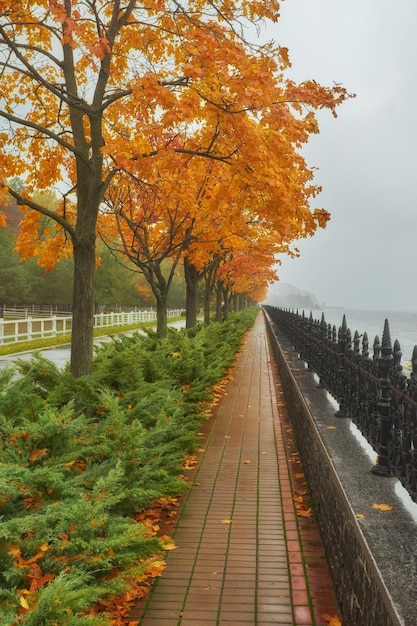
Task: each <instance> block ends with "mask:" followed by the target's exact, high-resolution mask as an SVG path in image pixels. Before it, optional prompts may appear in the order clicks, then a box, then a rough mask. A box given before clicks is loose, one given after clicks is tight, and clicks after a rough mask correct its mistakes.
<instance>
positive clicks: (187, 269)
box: [184, 257, 199, 328]
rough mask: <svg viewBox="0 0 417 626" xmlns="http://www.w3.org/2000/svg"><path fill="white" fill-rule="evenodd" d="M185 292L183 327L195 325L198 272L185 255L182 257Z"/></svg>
mask: <svg viewBox="0 0 417 626" xmlns="http://www.w3.org/2000/svg"><path fill="white" fill-rule="evenodd" d="M184 275H185V283H186V292H185V327H186V328H194V326H197V288H198V278H199V274H198V271H197V269H196V267H195V266H194V265H193V264H192V263H190V261H189V260H188V258H187V257H185V259H184Z"/></svg>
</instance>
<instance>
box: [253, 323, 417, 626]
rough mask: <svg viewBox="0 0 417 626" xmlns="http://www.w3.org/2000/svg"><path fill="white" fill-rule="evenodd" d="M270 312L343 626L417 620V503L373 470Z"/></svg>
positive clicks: (392, 625)
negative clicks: (380, 506)
mask: <svg viewBox="0 0 417 626" xmlns="http://www.w3.org/2000/svg"><path fill="white" fill-rule="evenodd" d="M265 317H266V323H267V328H268V331H269V335H270V339H271V347H272V349H273V352H274V354H275V359H276V362H277V366H278V370H279V374H280V376H281V379H282V383H283V387H284V393H285V396H286V402H287V408H288V413H289V416H290V419H291V422H292V426H293V429H294V432H295V436H296V439H297V445H298V448H299V451H300V456H301V460H302V463H303V466H304V470H305V473H306V476H307V480H308V482H309V487H310V493H311V497H312V501H313V504H314V509H315V512H316V516H317V521H318V525H319V528H320V532H321V535H322V539H323V542H324V545H325V549H326V556H327V559H328V563H329V567H330V572H331V575H332V579H333V582H334V588H335V593H336V597H337V601H338V603H339V608H340V612H341V615H342V617H343V626H400V625H402V626H416V625H417V522H416V520H417V506H416V505H413V503H411V499H410V498H409V497H408V495H406V496H404V494H403V493H402V492H401V491H400V490H399V489H398V485H399V483H398V481H397V480H396V479H395V478H384V477H380V476H375V475H374V474H372V473H371V472H370V469H371V467H372V466H373V464H374V463H375V458H376V455H375V456H374V458H373V459H372V454H374V453H371V456H370V455H369V450H367V447H366V445H365V443H364V442H363V441H362V440H361V436H360V434H359V433H358V432H356V431H357V429H356V427H355V426H354V425H353V424H352V423H351V420H349V419H346V418H337V417H336V416H335V411H336V409H337V405H335V403H334V401H333V400H332V399H330V398H329V396H328V394H327V392H326V391H325V390H324V389H318V388H317V378H316V377H315V375H314V374H313V372H311V371H310V370H308V368H307V366H306V364H305V363H304V362H303V361H302V360H300V359H299V358H298V355H297V354H296V353H295V352H294V351H293V349H292V347H291V346H290V345H289V344H288V342H287V341H286V339H285V338H284V337H283V336H282V335H281V334H280V332H279V330H278V329H277V328H276V327H275V325H274V324H273V322H272V321H271V320H270V318H269V317H268V315H267V314H265ZM401 489H402V487H401ZM407 498H408V499H409V501H408V500H407ZM374 503H377V504H378V503H380V504H383V503H384V504H389V505H390V506H393V507H394V508H393V509H392V510H390V511H382V510H379V509H376V508H373V506H372V505H373V504H374ZM413 507H414V508H413Z"/></svg>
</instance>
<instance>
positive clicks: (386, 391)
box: [371, 320, 393, 476]
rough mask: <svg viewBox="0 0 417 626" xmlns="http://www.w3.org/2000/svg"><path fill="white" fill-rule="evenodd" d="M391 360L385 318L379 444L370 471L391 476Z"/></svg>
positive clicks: (381, 366)
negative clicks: (376, 456)
mask: <svg viewBox="0 0 417 626" xmlns="http://www.w3.org/2000/svg"><path fill="white" fill-rule="evenodd" d="M392 362H393V354H392V346H391V336H390V332H389V326H388V320H385V325H384V333H383V336H382V345H381V349H380V355H379V357H378V377H379V388H378V404H377V419H378V420H379V446H378V458H377V462H376V465H374V467H373V468H372V470H371V471H372V473H373V474H377V475H379V476H392V472H391V463H390V459H389V449H388V447H389V440H390V430H391V410H390V409H391V388H390V370H391V367H392Z"/></svg>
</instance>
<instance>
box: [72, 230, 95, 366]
mask: <svg viewBox="0 0 417 626" xmlns="http://www.w3.org/2000/svg"><path fill="white" fill-rule="evenodd" d="M73 255H74V289H73V299H72V302H73V313H72V333H71V374H72V375H73V376H74V378H79V377H81V376H88V375H89V374H90V373H91V366H92V361H93V326H94V274H95V262H96V259H95V245H94V238H93V241H91V240H90V241H88V240H87V241H86V240H85V239H82V240H81V241H79V242H78V243H75V244H74V246H73Z"/></svg>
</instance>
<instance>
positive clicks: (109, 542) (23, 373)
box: [0, 309, 256, 626]
mask: <svg viewBox="0 0 417 626" xmlns="http://www.w3.org/2000/svg"><path fill="white" fill-rule="evenodd" d="M255 315H256V309H250V310H246V311H244V312H242V313H238V314H234V315H232V316H231V317H230V319H229V320H228V321H227V322H224V323H222V324H212V325H210V326H207V327H205V326H199V327H198V328H197V330H196V331H195V332H194V333H188V332H187V331H186V330H181V331H172V330H170V332H169V333H168V336H167V338H165V339H162V340H159V339H157V338H156V336H155V335H154V333H152V332H148V333H147V334H146V335H143V334H139V333H135V334H133V335H132V336H129V337H127V336H121V337H120V336H116V337H114V338H113V340H112V341H111V342H109V343H106V344H103V345H102V346H101V347H100V348H99V349H98V350H97V353H96V356H95V360H94V367H93V372H92V374H91V376H89V377H87V378H83V379H78V380H74V379H72V377H71V376H70V374H69V371H68V370H65V371H60V370H58V369H57V368H56V367H55V366H54V365H53V364H52V363H50V362H49V361H47V360H45V359H44V358H42V357H41V356H40V355H37V356H35V357H34V358H33V359H32V360H31V361H30V362H24V361H21V362H19V363H18V364H17V366H16V368H15V369H12V370H7V371H4V372H2V373H1V374H0V432H1V438H0V450H1V462H0V516H1V517H0V611H1V615H2V617H1V624H2V626H16V625H18V624H24V625H27V626H43V625H45V626H84V625H85V626H87V625H88V626H91V625H93V626H96V625H97V626H98V625H104V624H110V623H111V620H112V618H113V617H114V615H112V613H111V610H112V609H111V608H109V607H111V600H112V599H113V598H115V597H118V596H123V594H125V596H126V594H127V596H126V597H134V589H136V590H137V588H138V586H139V587H140V585H146V579H147V577H148V576H149V575H150V573H152V575H155V573H158V571H160V570H161V565H160V564H161V562H163V555H164V550H165V547H166V543H165V540H164V539H163V538H158V537H157V536H156V533H155V531H154V530H153V529H152V528H150V525H149V524H148V525H147V524H146V523H144V522H143V521H137V519H142V517H143V516H142V517H141V514H143V512H144V511H145V510H146V509H147V508H148V507H149V506H150V505H151V504H152V503H153V502H155V501H157V500H159V499H161V498H167V497H174V496H176V495H178V494H179V493H180V492H181V491H182V490H183V489H185V488H186V487H187V483H186V482H185V481H184V480H183V478H182V473H183V464H184V462H185V460H186V456H187V455H188V454H191V453H192V452H193V451H195V450H196V448H197V447H198V445H199V436H198V434H197V433H198V432H199V430H200V425H201V421H202V419H204V418H203V410H202V409H203V407H204V406H206V405H207V403H208V402H210V399H211V397H212V390H213V387H214V386H215V385H216V383H217V382H218V381H219V380H220V379H221V378H222V377H223V376H224V374H225V372H226V370H227V369H228V368H230V366H231V365H232V363H233V360H234V358H235V354H236V351H237V350H238V349H239V346H240V343H241V340H242V337H243V335H244V333H245V332H246V330H247V329H248V328H249V327H250V326H251V325H252V323H253V321H254V318H255ZM129 593H130V596H129Z"/></svg>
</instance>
